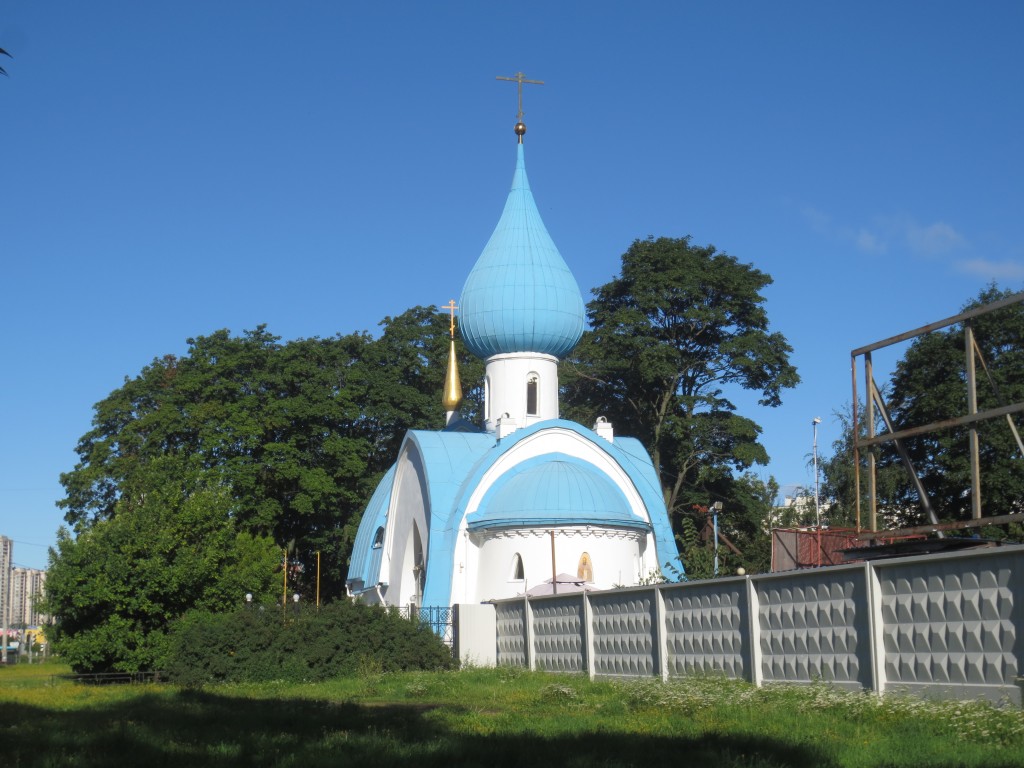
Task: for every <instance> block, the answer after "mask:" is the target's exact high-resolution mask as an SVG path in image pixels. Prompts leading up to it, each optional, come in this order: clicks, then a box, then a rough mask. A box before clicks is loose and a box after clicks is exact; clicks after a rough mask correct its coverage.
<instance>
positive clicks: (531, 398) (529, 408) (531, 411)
mask: <svg viewBox="0 0 1024 768" xmlns="http://www.w3.org/2000/svg"><path fill="white" fill-rule="evenodd" d="M537 378H538V377H537V374H536V373H531V374H530V375H529V377H528V378H527V379H526V415H527V416H536V415H537Z"/></svg>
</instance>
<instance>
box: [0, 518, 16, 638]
mask: <svg viewBox="0 0 1024 768" xmlns="http://www.w3.org/2000/svg"><path fill="white" fill-rule="evenodd" d="M13 560H14V542H13V541H11V540H10V539H8V538H7V537H6V536H0V624H3V626H4V627H9V626H11V567H12V566H13V564H14V563H13Z"/></svg>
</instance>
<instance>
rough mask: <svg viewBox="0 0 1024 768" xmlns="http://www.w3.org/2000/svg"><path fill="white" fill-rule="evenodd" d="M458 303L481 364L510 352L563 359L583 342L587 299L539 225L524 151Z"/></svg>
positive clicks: (465, 338)
mask: <svg viewBox="0 0 1024 768" xmlns="http://www.w3.org/2000/svg"><path fill="white" fill-rule="evenodd" d="M459 303H460V306H461V309H460V312H459V319H460V326H461V329H462V339H463V341H464V342H465V343H466V347H467V348H468V349H469V351H470V352H472V353H473V354H474V355H476V356H477V357H480V358H484V359H486V358H488V357H491V356H492V355H500V354H505V353H509V352H536V353H540V354H547V355H553V356H555V357H563V356H564V355H566V354H567V353H568V352H569V351H570V350H572V348H573V347H575V346H576V344H577V342H579V340H580V336H582V335H583V321H584V313H583V296H582V295H581V294H580V289H579V286H578V285H577V284H576V278H574V277H573V276H572V272H570V271H569V267H568V266H567V265H566V263H565V261H564V260H563V259H562V256H561V254H560V253H559V252H558V248H556V247H555V243H554V241H552V239H551V235H549V234H548V231H547V229H546V228H545V227H544V222H543V221H542V220H541V218H540V212H539V211H538V210H537V204H536V203H535V202H534V200H533V194H532V193H531V192H530V182H529V181H528V180H527V178H526V162H525V160H524V159H523V145H522V144H519V145H518V157H517V160H516V172H515V176H514V177H513V179H512V190H511V192H509V195H508V200H507V201H506V202H505V210H504V211H502V214H501V219H499V221H498V225H497V226H496V227H495V228H494V233H493V234H492V235H491V239H490V240H488V241H487V245H486V246H484V250H483V253H481V254H480V258H479V259H477V262H476V264H475V265H474V267H473V270H472V271H471V272H470V273H469V277H468V278H466V284H465V285H464V286H463V288H462V298H461V300H460V302H459Z"/></svg>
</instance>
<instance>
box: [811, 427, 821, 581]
mask: <svg viewBox="0 0 1024 768" xmlns="http://www.w3.org/2000/svg"><path fill="white" fill-rule="evenodd" d="M819 424H821V419H819V418H818V417H817V416H815V417H814V418H813V419H812V420H811V427H812V429H813V430H814V441H813V443H812V445H811V452H812V454H813V456H814V524H815V530H816V531H817V532H818V566H819V567H820V566H821V504H820V502H819V501H818V498H819V497H818V425H819Z"/></svg>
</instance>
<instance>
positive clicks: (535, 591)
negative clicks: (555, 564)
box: [526, 573, 587, 597]
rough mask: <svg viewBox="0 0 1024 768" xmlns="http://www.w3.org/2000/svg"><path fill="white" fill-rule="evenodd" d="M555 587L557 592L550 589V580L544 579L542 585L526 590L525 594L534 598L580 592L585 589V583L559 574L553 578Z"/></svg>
mask: <svg viewBox="0 0 1024 768" xmlns="http://www.w3.org/2000/svg"><path fill="white" fill-rule="evenodd" d="M555 586H556V587H557V588H558V589H557V591H556V590H555V589H553V588H552V585H551V579H546V580H545V581H544V583H543V584H538V585H537V586H536V587H532V588H530V589H528V590H526V594H528V595H530V596H531V597H535V596H537V595H552V594H559V595H565V594H569V593H570V592H582V591H583V590H584V589H586V588H587V582H586V580H584V579H581V578H580V577H579V576H570V575H569V574H568V573H560V574H558V576H556V577H555Z"/></svg>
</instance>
